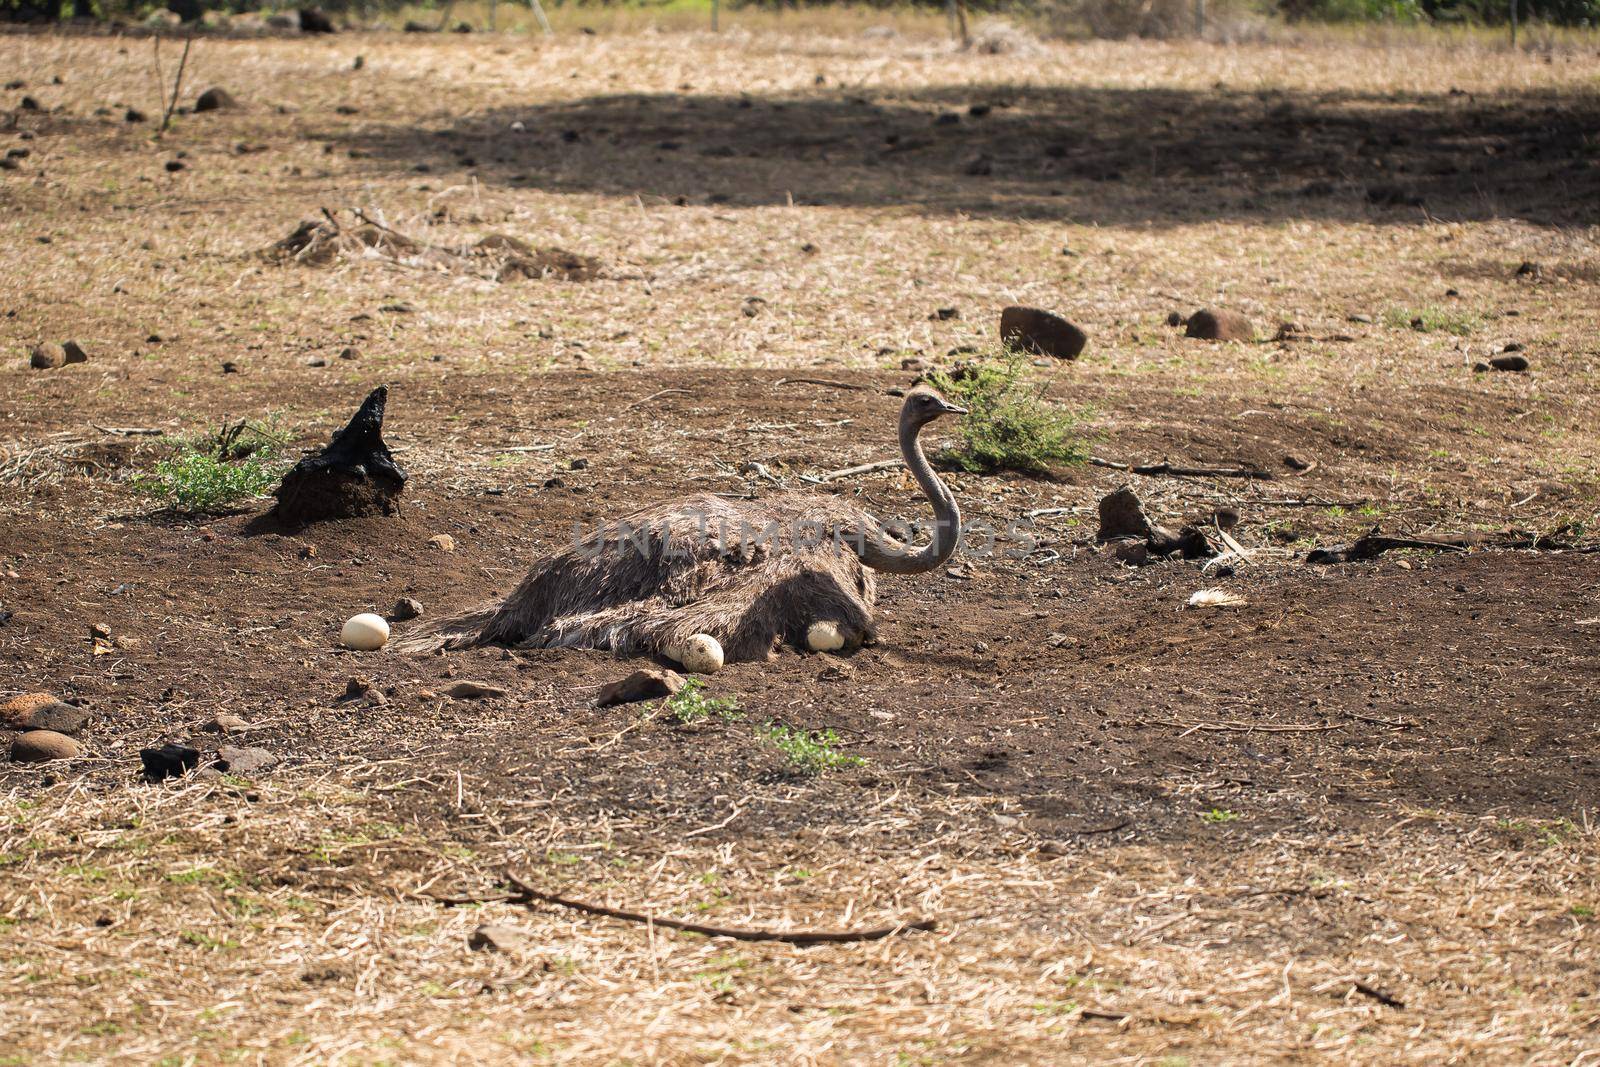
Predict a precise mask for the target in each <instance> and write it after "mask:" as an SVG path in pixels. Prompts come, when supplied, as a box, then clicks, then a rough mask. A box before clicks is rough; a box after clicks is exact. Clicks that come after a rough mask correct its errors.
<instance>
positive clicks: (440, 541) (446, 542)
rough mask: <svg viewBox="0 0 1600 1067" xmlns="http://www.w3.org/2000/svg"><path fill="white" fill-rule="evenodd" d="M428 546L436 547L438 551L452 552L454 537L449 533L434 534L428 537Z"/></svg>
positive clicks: (454, 546) (454, 548) (454, 545)
mask: <svg viewBox="0 0 1600 1067" xmlns="http://www.w3.org/2000/svg"><path fill="white" fill-rule="evenodd" d="M428 547H429V548H436V549H438V550H439V551H440V552H454V551H455V550H456V539H455V538H454V537H451V536H450V535H449V534H434V535H433V536H432V537H430V538H428Z"/></svg>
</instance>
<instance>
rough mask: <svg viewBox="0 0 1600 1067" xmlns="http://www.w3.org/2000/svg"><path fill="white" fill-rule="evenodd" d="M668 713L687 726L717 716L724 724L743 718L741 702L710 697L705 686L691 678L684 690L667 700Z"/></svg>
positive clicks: (727, 698) (729, 698)
mask: <svg viewBox="0 0 1600 1067" xmlns="http://www.w3.org/2000/svg"><path fill="white" fill-rule="evenodd" d="M666 708H667V712H668V713H669V714H670V715H671V716H672V717H673V718H674V719H677V720H678V721H679V722H680V723H682V724H683V725H685V726H694V725H695V724H696V723H702V722H705V721H706V720H707V719H709V718H711V716H713V715H715V716H716V717H717V718H719V719H721V720H722V721H723V722H731V721H733V720H734V719H738V718H741V717H743V714H744V713H743V712H741V711H740V710H739V702H738V701H737V700H735V699H733V698H732V697H708V696H706V694H705V685H704V684H703V683H702V682H701V681H700V679H698V678H690V679H689V680H688V681H687V682H684V683H683V688H682V689H680V690H678V691H677V692H676V693H674V694H672V695H671V696H670V697H668V698H667V700H666Z"/></svg>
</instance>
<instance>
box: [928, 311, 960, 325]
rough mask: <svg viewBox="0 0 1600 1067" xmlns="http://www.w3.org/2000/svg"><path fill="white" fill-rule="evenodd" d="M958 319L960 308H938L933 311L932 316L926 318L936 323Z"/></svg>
mask: <svg viewBox="0 0 1600 1067" xmlns="http://www.w3.org/2000/svg"><path fill="white" fill-rule="evenodd" d="M960 317H961V309H960V308H939V309H938V310H936V311H934V313H933V314H932V315H929V316H928V318H930V319H933V320H934V321H936V322H949V321H950V320H951V319H959V318H960Z"/></svg>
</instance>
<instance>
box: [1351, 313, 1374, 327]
mask: <svg viewBox="0 0 1600 1067" xmlns="http://www.w3.org/2000/svg"><path fill="white" fill-rule="evenodd" d="M1345 321H1346V322H1359V323H1362V324H1364V325H1367V326H1371V325H1372V316H1371V315H1347V316H1345Z"/></svg>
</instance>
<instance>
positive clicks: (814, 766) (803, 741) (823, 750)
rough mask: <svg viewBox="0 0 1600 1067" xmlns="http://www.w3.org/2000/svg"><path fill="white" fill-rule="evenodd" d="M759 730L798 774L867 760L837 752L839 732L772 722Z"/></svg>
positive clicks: (848, 765)
mask: <svg viewBox="0 0 1600 1067" xmlns="http://www.w3.org/2000/svg"><path fill="white" fill-rule="evenodd" d="M762 733H763V734H764V735H765V736H766V739H767V740H768V741H770V742H772V744H773V746H774V747H776V748H777V750H778V751H779V752H781V753H783V756H784V759H786V760H787V761H788V762H789V766H791V767H793V768H794V769H795V770H797V771H799V772H800V773H801V774H821V773H822V772H823V771H827V770H833V769H834V768H836V767H859V766H861V765H862V764H863V763H865V762H867V761H866V760H864V759H862V758H861V757H860V756H849V755H846V754H845V753H843V752H840V751H839V748H838V745H839V735H838V734H836V733H834V732H833V731H832V730H817V731H811V730H797V729H795V728H794V727H793V726H785V725H783V724H782V723H779V722H772V723H768V724H767V726H766V728H765V729H764V730H763V731H762Z"/></svg>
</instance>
